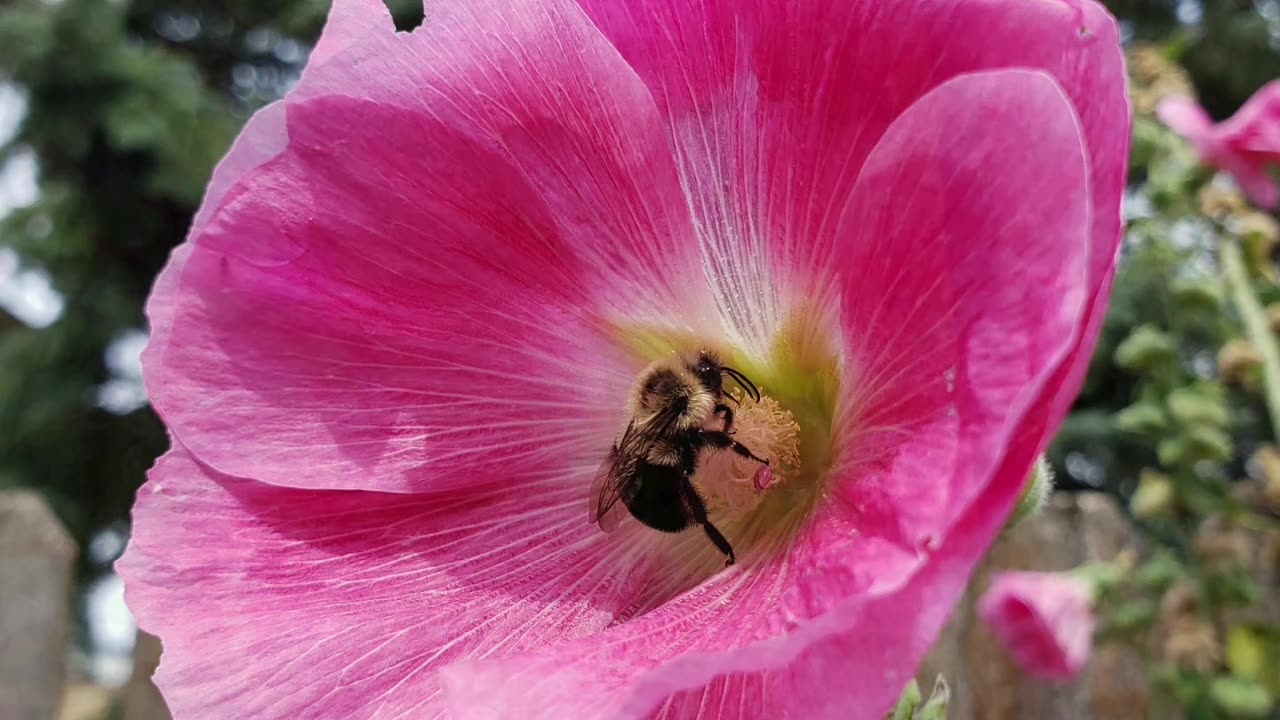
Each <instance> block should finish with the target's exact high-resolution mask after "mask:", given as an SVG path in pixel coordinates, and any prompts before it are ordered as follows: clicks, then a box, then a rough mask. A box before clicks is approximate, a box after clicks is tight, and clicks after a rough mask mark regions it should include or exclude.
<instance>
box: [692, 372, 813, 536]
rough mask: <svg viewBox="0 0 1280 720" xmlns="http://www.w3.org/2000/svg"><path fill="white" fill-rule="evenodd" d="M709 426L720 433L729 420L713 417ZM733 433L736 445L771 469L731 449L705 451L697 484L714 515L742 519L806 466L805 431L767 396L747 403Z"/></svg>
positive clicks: (736, 417)
mask: <svg viewBox="0 0 1280 720" xmlns="http://www.w3.org/2000/svg"><path fill="white" fill-rule="evenodd" d="M763 390H764V389H763V388H762V389H761V391H762V392H763ZM707 426H708V427H709V428H714V429H719V428H720V427H722V426H723V420H722V419H721V418H719V417H717V418H713V419H712V420H711V421H710V422H709V423H708V425H707ZM730 432H732V433H733V439H734V440H737V441H738V442H740V443H742V444H743V445H744V446H746V447H747V448H749V449H750V450H751V452H752V453H754V454H755V455H756V456H758V457H761V458H764V459H767V460H768V461H769V464H768V465H761V464H760V463H758V462H756V461H755V460H752V459H750V458H746V457H742V456H741V455H738V454H736V453H734V452H732V451H729V450H720V451H704V452H706V454H705V455H704V456H703V457H702V459H701V462H700V464H699V465H698V472H697V473H696V474H695V475H694V476H693V483H694V485H696V486H697V488H698V490H699V491H700V492H701V493H702V495H703V497H704V498H705V499H706V501H707V509H708V510H709V511H710V512H711V513H712V514H713V515H715V514H721V515H726V514H727V515H742V514H745V513H748V512H750V511H752V510H754V509H755V508H756V506H758V505H759V504H760V501H761V500H762V499H763V498H764V496H765V494H766V493H767V492H769V490H770V489H771V488H774V487H777V486H778V485H781V484H783V483H785V482H787V480H788V479H790V478H791V477H794V475H795V474H796V472H797V471H798V469H799V467H800V453H799V443H800V426H799V425H798V424H797V423H796V421H795V418H794V417H793V416H792V415H791V412H790V411H788V410H785V409H783V408H782V406H780V405H779V404H778V402H777V401H776V400H774V399H773V398H771V397H769V396H768V395H762V396H761V398H760V402H752V401H751V399H750V398H743V399H742V404H741V406H739V407H737V408H736V410H735V412H734V418H733V426H732V427H731V428H730Z"/></svg>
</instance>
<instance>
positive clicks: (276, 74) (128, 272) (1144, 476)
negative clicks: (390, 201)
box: [0, 0, 1280, 718]
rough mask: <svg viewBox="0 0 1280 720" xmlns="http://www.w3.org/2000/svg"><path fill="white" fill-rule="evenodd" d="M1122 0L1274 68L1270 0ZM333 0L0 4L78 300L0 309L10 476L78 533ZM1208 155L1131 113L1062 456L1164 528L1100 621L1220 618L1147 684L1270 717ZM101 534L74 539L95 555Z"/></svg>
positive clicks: (11, 235) (1258, 476) (1228, 300)
mask: <svg viewBox="0 0 1280 720" xmlns="http://www.w3.org/2000/svg"><path fill="white" fill-rule="evenodd" d="M1108 4H1109V5H1110V7H1111V8H1112V9H1113V11H1114V12H1116V14H1117V16H1118V17H1120V18H1121V20H1122V21H1123V23H1124V29H1125V33H1126V38H1127V39H1128V40H1129V41H1131V42H1133V43H1139V42H1142V43H1155V44H1156V45H1157V47H1158V50H1156V51H1153V52H1156V53H1157V54H1158V55H1159V56H1160V57H1163V58H1176V60H1177V61H1178V63H1180V64H1181V65H1182V66H1183V67H1185V68H1186V70H1187V72H1188V74H1189V78H1190V83H1191V85H1194V87H1195V88H1196V90H1197V91H1198V92H1199V94H1200V96H1201V98H1202V100H1203V101H1204V103H1205V104H1206V105H1207V107H1208V108H1209V109H1210V111H1211V112H1212V113H1213V114H1214V115H1215V116H1217V117H1225V116H1226V115H1229V114H1230V113H1231V112H1233V111H1234V110H1235V109H1236V108H1237V107H1239V105H1240V104H1241V103H1242V102H1243V101H1244V100H1245V99H1246V98H1247V97H1248V96H1249V95H1250V94H1251V93H1252V92H1253V91H1254V90H1255V89H1256V88H1258V87H1259V86H1260V85H1262V84H1263V83H1265V82H1267V81H1269V80H1272V79H1274V78H1276V77H1280V50H1278V49H1277V48H1280V0H1204V1H1203V2H1196V1H1195V0H1111V2H1109V3H1108ZM392 6H393V9H394V11H395V15H396V19H397V22H398V24H400V25H401V26H402V27H409V26H412V25H413V24H414V23H415V22H417V21H419V20H420V16H421V5H420V4H418V3H416V2H415V1H414V0H397V1H395V2H392ZM326 11H327V2H325V1H324V0H281V1H279V2H274V3H262V2H250V1H248V0H220V1H218V2H213V1H212V0H113V1H111V2H107V1H105V0H61V1H60V2H50V1H46V0H8V1H7V2H0V84H3V85H11V86H12V87H13V88H16V89H17V91H18V93H19V94H20V95H21V97H22V98H24V103H25V107H26V111H25V117H24V119H23V121H22V122H21V124H20V126H19V127H18V129H17V131H16V134H15V135H14V137H13V138H11V139H6V138H0V143H3V145H0V167H3V166H4V164H5V163H7V162H10V161H11V160H14V159H15V158H18V157H19V156H20V155H21V154H22V153H31V154H33V155H34V157H35V158H36V161H37V164H38V185H39V194H38V198H37V199H36V201H35V203H34V204H32V205H30V206H27V207H23V208H20V209H18V210H16V211H15V212H12V213H11V214H9V215H7V216H5V217H3V218H0V249H3V248H8V249H9V250H11V251H13V252H15V253H16V255H17V257H18V258H19V259H20V263H21V266H22V268H24V269H36V270H39V271H41V272H44V273H47V275H48V277H49V278H50V282H51V284H52V287H53V289H55V290H56V291H57V293H58V294H59V295H60V296H61V297H62V298H63V300H64V302H65V308H64V310H63V311H62V312H61V314H60V315H59V316H58V317H57V318H56V320H55V321H54V322H52V323H51V324H49V325H48V326H47V327H33V326H29V325H27V324H24V323H23V322H21V321H20V320H18V319H17V318H16V317H13V316H10V315H9V314H7V313H6V312H4V311H3V310H0V368H3V370H4V371H3V372H2V373H0V487H4V486H30V487H35V488H37V489H39V490H40V491H41V492H43V493H44V494H45V495H46V497H48V498H49V499H50V501H51V503H52V504H53V506H54V508H55V509H56V510H57V512H58V513H59V515H60V516H61V517H62V519H63V520H64V521H65V522H66V524H67V526H68V527H69V528H70V529H71V531H72V532H73V534H74V535H75V537H76V538H77V539H78V540H79V541H80V543H81V545H82V547H87V546H88V543H89V541H90V539H91V538H92V537H94V535H95V534H97V533H98V532H100V531H102V530H104V529H108V528H112V527H119V528H121V529H123V527H124V523H125V522H126V520H127V515H128V508H129V505H130V503H131V501H132V497H133V493H134V491H135V490H136V488H137V487H138V485H139V484H140V483H141V482H142V480H143V476H144V471H145V469H146V468H147V467H148V466H150V464H151V462H152V461H153V459H154V458H155V457H156V456H157V455H159V454H160V453H161V452H162V451H163V450H164V448H165V446H166V444H167V439H166V437H165V434H164V430H163V428H162V426H161V425H160V423H159V422H158V420H157V419H156V418H155V416H154V414H153V413H152V412H151V410H150V409H149V408H147V407H145V406H141V407H135V406H128V405H127V404H125V405H121V404H119V403H117V404H112V403H110V402H106V401H104V399H103V398H104V396H103V388H104V386H105V385H107V384H108V383H110V382H111V381H113V379H119V378H114V375H116V374H119V372H120V371H119V369H118V368H113V366H112V365H111V364H110V363H109V362H108V360H107V357H108V352H109V349H110V348H112V347H113V343H116V342H117V341H118V340H119V339H120V338H122V337H127V334H128V333H129V331H130V330H140V329H143V328H145V319H144V317H143V314H142V305H143V301H144V299H145V297H146V294H147V291H148V289H149V287H150V284H151V282H152V280H153V278H154V277H155V275H156V273H157V272H158V271H159V269H160V268H161V266H162V265H163V263H164V261H165V258H166V257H167V255H168V253H169V251H170V249H171V248H172V247H174V246H175V245H177V244H178V243H179V242H180V241H181V240H182V237H183V235H184V234H185V232H186V228H187V226H188V224H189V222H190V218H191V217H192V215H193V214H194V212H195V209H196V207H197V205H198V202H199V199H200V195H201V192H202V191H203V187H204V183H205V182H206V180H207V178H208V176H209V173H210V171H211V169H212V167H213V165H214V163H215V162H216V161H217V159H218V158H219V157H220V156H221V155H222V154H223V153H224V152H225V150H226V148H227V147H228V145H229V144H230V142H231V140H232V138H233V137H234V135H235V133H236V131H237V129H238V128H239V127H240V126H241V125H242V124H243V122H244V121H245V120H246V119H247V118H248V117H249V115H250V114H251V113H252V111H253V110H254V109H256V108H257V107H259V106H261V105H262V104H264V103H265V102H268V101H270V100H272V99H274V98H276V97H278V96H279V95H280V94H281V93H283V92H284V91H285V90H286V89H287V88H288V87H289V86H290V85H291V83H293V82H294V80H295V79H296V77H297V75H298V73H299V72H300V69H301V67H302V64H303V63H304V62H305V58H306V54H307V52H308V49H309V44H310V43H311V42H312V41H313V40H314V38H315V36H316V34H317V33H318V31H319V28H320V26H321V23H322V21H323V17H324V14H325V12H326ZM1156 64H1157V65H1158V64H1159V63H1156ZM1143 82H1145V81H1143ZM1137 84H1138V85H1142V83H1137ZM1137 89H1138V90H1141V89H1142V88H1141V87H1138V88H1137ZM1140 110H1142V108H1140ZM1211 177H1212V174H1211V173H1210V172H1208V171H1207V170H1206V169H1205V168H1202V167H1201V166H1199V165H1198V163H1197V160H1196V158H1195V157H1194V155H1193V153H1192V152H1191V150H1190V148H1189V147H1188V146H1187V145H1186V144H1185V143H1184V142H1182V141H1181V140H1180V139H1178V138H1176V137H1174V136H1173V135H1172V134H1171V133H1169V132H1168V131H1166V130H1164V129H1163V128H1161V127H1160V126H1159V125H1158V124H1156V123H1155V122H1154V121H1153V120H1152V119H1151V118H1150V117H1149V115H1145V114H1142V113H1140V117H1139V119H1138V123H1137V126H1136V128H1135V144H1134V161H1133V183H1132V195H1131V198H1130V202H1129V203H1127V205H1128V207H1127V212H1128V214H1129V220H1130V225H1129V232H1128V237H1127V240H1126V244H1125V250H1124V255H1123V262H1122V265H1121V268H1120V271H1119V274H1118V277H1117V280H1116V283H1115V293H1114V297H1113V300H1112V305H1111V310H1110V313H1109V316H1108V320H1107V323H1106V326H1105V328H1104V331H1103V336H1102V339H1101V341H1100V343H1099V346H1098V352H1097V355H1096V357H1095V361H1094V364H1093V367H1092V368H1091V371H1090V375H1089V379H1088V382H1087V385H1086V388H1085V391H1084V393H1083V394H1082V395H1081V397H1080V400H1079V401H1078V403H1077V406H1076V409H1075V412H1074V413H1073V415H1072V416H1071V417H1070V418H1069V420H1068V422H1067V423H1066V425H1065V426H1064V427H1063V429H1062V432H1061V433H1060V436H1059V438H1058V441H1057V443H1056V444H1055V446H1054V448H1053V451H1052V453H1051V459H1052V460H1053V463H1054V465H1055V466H1056V471H1057V472H1056V475H1057V477H1058V478H1059V481H1060V483H1061V484H1063V485H1065V486H1066V487H1068V488H1074V489H1092V490H1098V491H1104V492H1108V493H1111V494H1114V495H1116V496H1117V497H1119V498H1120V499H1121V500H1122V501H1123V502H1124V503H1125V505H1126V507H1130V508H1131V509H1132V511H1133V513H1134V515H1135V516H1136V518H1137V521H1138V522H1139V523H1140V524H1141V526H1142V527H1143V529H1144V530H1145V531H1146V532H1147V534H1148V536H1149V537H1150V538H1151V539H1152V548H1153V551H1152V552H1149V553H1147V554H1146V555H1145V556H1144V559H1142V560H1141V561H1140V562H1139V563H1138V564H1137V565H1136V566H1135V568H1134V572H1133V573H1132V574H1131V575H1130V576H1129V577H1128V579H1127V580H1126V582H1125V583H1123V584H1122V585H1123V586H1122V587H1120V588H1118V589H1116V591H1115V592H1113V593H1110V595H1109V599H1108V601H1107V605H1106V610H1107V614H1106V617H1105V622H1104V635H1106V636H1115V637H1130V636H1133V635H1134V634H1136V633H1142V632H1145V631H1148V630H1150V629H1151V628H1153V627H1156V626H1159V625H1160V624H1161V623H1164V624H1166V625H1167V624H1169V623H1170V622H1173V620H1170V619H1169V618H1168V617H1166V616H1167V615H1168V614H1169V612H1168V611H1167V606H1169V605H1170V604H1171V601H1170V600H1169V597H1170V594H1171V593H1175V592H1182V593H1183V594H1186V593H1188V592H1189V593H1191V595H1192V596H1194V599H1195V603H1194V611H1193V612H1192V616H1194V617H1195V618H1198V620H1196V622H1198V623H1201V625H1196V626H1195V627H1194V628H1192V627H1191V626H1190V625H1188V626H1187V627H1183V628H1182V629H1183V630H1186V631H1187V632H1185V633H1183V635H1181V636H1179V637H1185V638H1189V639H1187V642H1188V643H1190V644H1192V645H1194V642H1195V641H1196V639H1197V637H1199V639H1200V640H1205V637H1201V636H1197V635H1196V634H1195V632H1192V631H1191V630H1189V629H1188V628H1191V629H1195V630H1203V627H1202V625H1208V626H1209V627H1210V628H1211V630H1210V632H1209V633H1208V636H1207V637H1208V640H1206V642H1210V641H1211V642H1212V643H1216V645H1215V646H1214V648H1215V652H1216V655H1213V658H1214V659H1212V661H1211V662H1210V663H1209V664H1207V665H1205V666H1203V667H1198V666H1195V665H1194V663H1192V664H1190V665H1188V664H1187V663H1185V662H1181V660H1182V659H1184V658H1180V657H1170V653H1168V652H1165V651H1164V649H1160V650H1159V651H1157V652H1155V653H1154V656H1153V668H1155V669H1156V671H1157V674H1156V677H1155V678H1154V682H1157V683H1160V684H1162V685H1163V686H1164V687H1165V688H1167V689H1168V690H1169V694H1170V696H1171V697H1176V698H1177V700H1178V702H1179V704H1180V705H1182V706H1183V707H1184V708H1186V709H1187V712H1188V717H1195V718H1200V717H1203V718H1210V717H1256V716H1259V715H1257V713H1258V712H1259V708H1262V707H1264V706H1268V703H1269V702H1270V701H1272V700H1274V699H1275V698H1276V697H1280V687H1278V686H1277V683H1280V680H1278V679H1277V676H1276V674H1275V668H1277V667H1280V640H1277V638H1278V637H1280V634H1278V633H1280V631H1278V630H1277V628H1276V626H1275V625H1274V624H1269V623H1268V622H1262V621H1259V620H1258V619H1257V618H1254V617H1252V616H1247V613H1246V617H1245V619H1239V618H1238V617H1237V619H1235V620H1231V619H1228V620H1223V617H1228V618H1229V617H1230V616H1229V611H1230V612H1234V611H1236V610H1239V609H1241V608H1244V609H1248V608H1249V607H1250V606H1251V605H1252V604H1256V603H1257V600H1258V598H1259V597H1260V596H1262V595H1263V594H1265V593H1266V592H1270V593H1272V595H1273V596H1274V593H1275V588H1266V587H1262V586H1260V585H1259V579H1258V578H1257V577H1255V576H1254V575H1252V574H1250V571H1249V570H1248V568H1246V567H1244V566H1243V565H1242V564H1241V563H1233V562H1221V558H1220V557H1217V556H1214V555H1213V553H1208V554H1207V555H1206V552H1205V547H1204V546H1205V545H1206V544H1208V545H1211V544H1212V543H1210V542H1209V541H1208V540H1206V538H1209V539H1213V538H1214V537H1217V536H1228V537H1229V536H1230V534H1231V533H1234V532H1239V531H1249V532H1254V531H1256V527H1255V526H1256V525H1257V524H1258V523H1269V522H1274V521H1275V508H1271V509H1267V506H1265V503H1264V504H1263V505H1259V504H1258V502H1259V501H1257V499H1256V498H1253V497H1250V496H1248V495H1247V494H1246V493H1244V492H1242V490H1241V489H1242V488H1245V489H1247V488H1254V489H1256V487H1259V486H1262V485H1265V483H1266V482H1268V477H1269V475H1268V473H1269V472H1272V471H1274V473H1275V475H1274V477H1276V478H1280V454H1277V455H1275V456H1274V457H1273V456H1270V455H1268V454H1267V453H1268V452H1270V451H1269V450H1268V448H1271V450H1274V447H1273V445H1274V443H1275V442H1276V433H1275V429H1274V427H1275V424H1276V417H1275V415H1276V413H1274V412H1269V411H1268V407H1267V402H1266V391H1267V388H1266V387H1265V382H1264V379H1263V377H1262V375H1261V374H1260V372H1259V369H1258V364H1259V362H1260V361H1261V360H1260V358H1259V357H1258V353H1257V352H1256V349H1255V348H1253V347H1252V346H1251V343H1252V342H1255V341H1256V338H1252V339H1251V338H1249V337H1246V335H1247V333H1246V331H1245V326H1244V323H1243V322H1242V319H1241V317H1240V311H1239V307H1238V305H1239V303H1238V302H1237V300H1238V297H1239V293H1240V292H1248V293H1252V294H1253V295H1254V296H1255V297H1256V298H1257V300H1258V303H1259V305H1267V304H1268V303H1271V302H1273V301H1276V300H1280V284H1278V283H1277V279H1276V277H1275V270H1274V267H1275V265H1274V262H1273V259H1272V249H1273V246H1274V243H1275V237H1274V234H1275V229H1274V227H1275V223H1274V220H1273V219H1271V218H1270V217H1269V216H1262V215H1260V214H1258V213H1256V212H1255V211H1253V210H1251V209H1249V208H1248V207H1246V206H1244V205H1243V204H1242V203H1241V202H1240V201H1239V200H1238V198H1233V196H1232V195H1231V193H1230V192H1229V191H1226V192H1225V194H1224V192H1220V188H1219V185H1218V184H1216V183H1215V182H1213V181H1211ZM1215 193H1216V194H1217V195H1216V196H1215ZM1215 203H1216V204H1215ZM1232 203H1235V204H1234V205H1233V204H1232ZM1224 247H1228V248H1231V249H1232V251H1233V252H1236V251H1238V253H1239V256H1240V258H1241V260H1242V261H1243V263H1244V272H1245V276H1244V277H1245V281H1246V283H1247V284H1246V287H1245V288H1244V289H1243V290H1242V289H1241V287H1240V283H1239V278H1238V277H1237V278H1235V280H1234V281H1233V280H1232V278H1230V277H1228V276H1227V273H1225V272H1224V263H1223V262H1222V259H1223V258H1222V250H1223V248H1224ZM1233 282H1234V283H1235V284H1234V285H1233ZM1277 313H1278V314H1280V310H1278V311H1277ZM125 379H127V378H125ZM1251 459H1252V460H1251ZM1268 463H1270V464H1268ZM1269 468H1270V470H1269ZM1242 478H1248V480H1247V481H1246V482H1244V483H1242V482H1240V481H1241V479H1242ZM1278 482H1280V480H1278ZM1264 494H1265V493H1264ZM1218 539H1221V537H1218ZM1223 542H1226V541H1223ZM1228 544H1229V543H1228ZM1220 554H1221V553H1220ZM1227 554H1228V555H1229V554H1230V553H1227ZM110 555H111V553H110V552H107V553H106V554H99V555H94V554H91V553H86V554H84V557H83V560H82V569H83V571H84V573H85V576H86V577H89V576H91V575H93V574H94V573H97V572H101V571H103V570H104V569H105V568H106V567H107V566H108V564H109V562H110V561H111V560H112V557H110ZM1206 557H1208V559H1206ZM1228 559H1229V558H1228ZM1188 583H1190V588H1191V589H1190V590H1187V587H1188ZM1175 599H1176V598H1175ZM1223 613H1228V615H1223ZM1179 618H1181V619H1185V617H1182V616H1179ZM1179 618H1174V620H1179ZM1188 622H1190V621H1188ZM1184 624H1185V623H1184ZM1201 635H1204V634H1203V633H1201ZM1174 655H1177V653H1174ZM1211 655H1212V653H1211ZM1261 712H1264V713H1265V712H1266V711H1265V710H1262V711H1261Z"/></svg>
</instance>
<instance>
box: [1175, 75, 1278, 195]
mask: <svg viewBox="0 0 1280 720" xmlns="http://www.w3.org/2000/svg"><path fill="white" fill-rule="evenodd" d="M1156 115H1157V116H1158V117H1159V118H1160V121H1161V122H1163V123H1164V124H1165V125H1168V126H1169V127H1170V128H1172V129H1173V130H1174V131H1176V132H1177V133H1179V134H1180V135H1182V136H1184V137H1186V138H1187V139H1188V140H1190V141H1191V144H1192V145H1194V146H1195V148H1196V152H1198V153H1200V157H1201V158H1202V159H1203V160H1204V162H1205V164H1206V165H1212V166H1213V167H1216V168H1219V169H1222V170H1225V171H1227V172H1229V173H1231V175H1232V177H1234V178H1235V179H1236V181H1237V182H1239V183H1240V187H1241V188H1242V189H1243V190H1244V191H1245V193H1246V194H1248V196H1249V197H1250V198H1251V199H1252V200H1253V201H1254V202H1255V203H1257V204H1258V205H1259V206H1261V207H1264V208H1267V209H1269V210H1274V209H1275V208H1276V207H1277V206H1278V205H1280V185H1277V184H1276V181H1275V179H1274V178H1273V177H1272V176H1271V168H1272V167H1273V166H1274V165H1276V164H1278V163H1280V80H1277V81H1273V82H1270V83H1267V84H1266V85H1264V86H1263V87H1262V89H1261V90H1259V91H1258V92H1256V93H1254V95H1253V97H1251V98H1249V101H1248V102H1246V103H1245V104H1244V106H1243V107H1241V108H1240V110H1238V111H1237V112H1236V114H1235V115H1233V116H1232V117H1231V118H1230V119H1228V120H1224V121H1223V122H1220V123H1218V124H1216V125H1215V124H1214V122H1213V119H1212V118H1210V117H1209V113H1207V112H1205V109H1204V108H1203V107H1201V106H1200V105H1199V104H1198V103H1197V102H1196V101H1195V100H1193V99H1191V98H1189V97H1186V96H1184V95H1171V96H1169V97H1167V98H1165V99H1163V100H1161V101H1160V104H1159V105H1158V106H1156Z"/></svg>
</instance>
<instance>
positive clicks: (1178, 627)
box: [1164, 615, 1222, 673]
mask: <svg viewBox="0 0 1280 720" xmlns="http://www.w3.org/2000/svg"><path fill="white" fill-rule="evenodd" d="M1167 632H1168V635H1166V637H1165V642H1164V657H1165V659H1166V660H1168V661H1169V662H1171V663H1173V664H1174V665H1177V666H1178V667H1180V668H1183V669H1186V670H1196V671H1199V672H1202V673H1203V672H1209V671H1210V670H1212V669H1213V668H1214V667H1215V666H1216V665H1217V664H1218V661H1219V660H1221V659H1222V644H1221V643H1219V642H1218V633H1217V631H1215V630H1214V628H1213V625H1211V624H1209V623H1207V622H1202V621H1200V620H1197V619H1196V618H1195V617H1193V616H1189V615H1188V616H1183V617H1180V618H1178V619H1177V620H1176V621H1174V623H1173V625H1172V627H1170V628H1168V630H1167Z"/></svg>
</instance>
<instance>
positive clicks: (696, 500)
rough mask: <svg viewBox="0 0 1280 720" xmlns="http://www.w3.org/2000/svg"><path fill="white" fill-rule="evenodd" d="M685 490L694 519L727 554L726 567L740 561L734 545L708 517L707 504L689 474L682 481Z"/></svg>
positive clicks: (717, 547) (719, 548)
mask: <svg viewBox="0 0 1280 720" xmlns="http://www.w3.org/2000/svg"><path fill="white" fill-rule="evenodd" d="M681 486H682V489H683V490H684V496H685V500H686V501H687V502H688V503H689V510H691V511H692V512H693V519H694V521H695V522H697V523H698V524H699V525H701V526H702V530H703V531H704V532H706V533H707V537H708V538H711V542H712V543H714V544H715V546H716V549H718V550H719V551H720V552H722V553H724V554H725V557H726V560H725V563H724V565H725V567H728V566H730V565H732V564H734V563H735V562H737V561H738V558H737V557H736V556H735V555H734V554H733V546H732V545H730V544H729V541H728V540H726V539H725V538H724V535H722V534H720V531H719V530H717V529H716V526H715V525H712V524H711V521H710V520H708V519H707V506H706V504H704V503H703V502H702V498H701V497H700V496H699V495H698V491H697V490H695V489H694V487H693V483H691V482H689V476H688V475H686V476H685V477H684V479H683V480H682V481H681Z"/></svg>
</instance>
